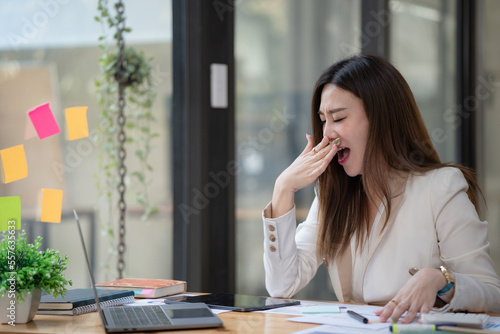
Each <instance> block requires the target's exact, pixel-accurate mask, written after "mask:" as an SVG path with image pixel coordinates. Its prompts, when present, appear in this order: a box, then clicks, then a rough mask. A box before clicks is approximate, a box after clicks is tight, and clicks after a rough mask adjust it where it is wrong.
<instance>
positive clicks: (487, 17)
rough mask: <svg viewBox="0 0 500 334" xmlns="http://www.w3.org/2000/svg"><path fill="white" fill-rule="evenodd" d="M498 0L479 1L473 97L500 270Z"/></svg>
mask: <svg viewBox="0 0 500 334" xmlns="http://www.w3.org/2000/svg"><path fill="white" fill-rule="evenodd" d="M499 15H500V3H499V2H498V1H493V0H482V1H478V17H477V22H478V31H477V33H478V36H479V37H478V41H477V42H478V49H477V55H478V71H477V73H478V75H477V82H476V96H475V97H476V98H477V101H478V102H479V105H480V109H479V113H478V115H477V119H478V122H477V125H478V127H477V129H476V131H477V134H478V136H477V153H478V156H477V161H478V165H479V168H478V175H479V178H480V181H481V184H480V185H481V187H482V190H483V192H484V196H485V197H486V206H485V207H484V208H483V210H482V212H483V217H484V218H485V219H486V220H487V221H488V228H489V241H490V246H491V257H492V258H493V261H494V262H495V267H496V269H497V273H499V271H500V155H499V154H498V143H500V134H499V132H498V124H500V113H499V110H500V64H499V63H498V58H499V57H500V43H498V35H497V33H498V29H499V28H500V22H499V21H498V17H499Z"/></svg>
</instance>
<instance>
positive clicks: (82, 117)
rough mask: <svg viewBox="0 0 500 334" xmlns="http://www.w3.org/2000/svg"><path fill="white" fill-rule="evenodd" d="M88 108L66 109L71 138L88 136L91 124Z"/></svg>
mask: <svg viewBox="0 0 500 334" xmlns="http://www.w3.org/2000/svg"><path fill="white" fill-rule="evenodd" d="M87 109H88V107H73V108H66V109H65V111H66V125H67V126H68V139H69V140H75V139H80V138H85V137H88V135H89V125H88V123H87Z"/></svg>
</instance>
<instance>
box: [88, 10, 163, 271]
mask: <svg viewBox="0 0 500 334" xmlns="http://www.w3.org/2000/svg"><path fill="white" fill-rule="evenodd" d="M114 8H115V10H116V12H117V14H116V15H115V16H111V15H110V12H109V9H108V0H99V1H98V12H99V15H98V16H96V17H95V20H96V21H97V22H100V23H101V24H102V26H103V31H104V35H103V36H101V37H99V41H100V45H99V47H100V48H101V49H102V51H103V54H102V56H101V57H100V58H99V67H100V70H101V77H100V78H99V79H97V80H95V87H96V91H97V95H98V103H99V106H100V107H101V111H100V114H99V126H98V131H97V133H99V135H100V136H102V138H99V140H100V141H102V144H101V145H98V148H99V154H98V170H99V173H97V174H96V175H95V178H96V187H97V189H98V196H99V198H100V200H103V201H105V203H106V206H107V219H106V223H105V224H104V228H105V231H106V235H107V237H108V240H109V242H110V245H112V246H111V247H110V252H109V256H108V261H106V265H105V266H106V267H108V268H109V260H110V258H111V257H112V256H113V255H114V254H116V250H115V244H116V234H115V224H114V222H115V217H116V211H117V203H119V200H120V201H121V200H122V199H121V198H120V197H121V196H122V195H123V194H122V193H120V192H121V190H120V191H117V188H119V187H120V188H123V192H124V189H125V187H124V186H121V184H120V182H121V181H120V177H123V175H120V172H121V173H122V174H124V173H125V172H124V171H127V170H128V171H127V173H128V175H129V176H130V177H126V178H125V180H124V182H125V183H126V184H127V186H126V188H127V189H131V190H132V191H131V192H130V194H131V196H130V197H131V198H132V199H134V200H135V201H136V202H137V203H138V204H140V205H141V206H142V207H143V208H144V213H143V215H142V217H141V219H142V220H144V221H145V220H147V218H148V217H149V216H150V215H151V214H152V213H155V212H156V211H157V208H156V206H155V204H154V203H152V202H151V201H150V198H149V194H148V193H149V192H148V189H149V186H150V185H151V183H152V181H151V179H150V174H151V172H152V171H153V167H152V166H151V165H150V164H149V163H148V158H149V156H150V154H151V143H152V140H153V139H154V138H156V137H158V134H157V133H153V132H152V130H151V125H152V124H153V122H154V121H155V118H154V116H153V113H152V105H153V100H154V98H155V96H156V94H155V89H154V86H153V85H152V80H151V72H152V67H151V60H152V58H148V57H146V56H145V55H144V53H143V52H142V51H138V50H136V49H135V48H133V47H124V41H123V34H124V33H128V32H130V31H131V29H130V28H128V27H125V25H124V7H123V4H122V3H121V1H117V2H116V3H115V4H114ZM109 30H114V34H113V41H114V43H113V45H114V46H113V47H110V46H109V45H108V42H107V40H106V35H107V32H108V31H109ZM121 57H122V58H121ZM120 61H121V62H120ZM120 89H122V90H123V91H122V92H120ZM120 104H123V106H120ZM121 109H123V110H121ZM120 112H122V113H123V116H124V118H123V119H124V120H126V121H125V124H123V127H121V125H120V124H119V119H120V117H121V116H120ZM122 128H123V129H122ZM122 130H123V131H124V132H126V135H124V136H123V138H124V140H125V143H124V146H125V148H126V152H131V151H132V152H133V153H134V154H133V156H134V157H135V159H136V160H137V161H138V166H139V168H138V169H137V170H130V169H129V168H128V166H125V157H126V158H127V160H128V159H130V158H131V155H130V153H129V154H128V155H125V149H124V151H123V152H121V150H122V146H121V143H120V140H119V136H120V131H122ZM122 166H123V168H122ZM123 200H124V199H123ZM118 206H120V205H118ZM121 214H122V213H121ZM122 242H123V240H121V241H120V244H121V243H122ZM120 276H121V273H120Z"/></svg>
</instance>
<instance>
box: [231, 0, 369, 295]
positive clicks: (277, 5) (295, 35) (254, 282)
mask: <svg viewBox="0 0 500 334" xmlns="http://www.w3.org/2000/svg"><path fill="white" fill-rule="evenodd" d="M360 10H361V9H360V1H342V0H338V1H332V0H323V1H319V0H317V1H298V0H292V1H291V0H286V1H285V0H273V1H269V0H258V1H257V0H255V1H241V2H238V5H237V7H236V37H235V48H236V50H235V53H236V91H237V93H236V135H237V138H236V156H237V159H238V161H239V162H240V163H241V165H242V173H240V174H239V175H238V178H237V204H236V206H237V208H236V218H237V223H236V224H237V225H236V252H237V254H236V265H237V271H236V277H237V282H236V290H237V292H239V293H247V294H257V295H262V294H267V292H266V290H265V286H264V267H263V264H262V255H263V246H262V245H263V241H262V233H263V232H262V220H261V211H262V209H263V208H264V207H265V206H266V205H267V204H268V202H269V201H270V200H271V196H272V191H273V186H274V181H275V180H276V178H277V177H278V175H279V174H280V173H281V172H282V171H283V170H284V169H285V168H286V167H287V166H288V165H289V164H290V163H291V162H292V161H293V159H295V157H297V156H298V155H299V154H300V152H302V150H303V149H304V147H305V145H306V143H307V142H306V138H305V135H306V133H309V134H310V133H311V124H310V123H311V121H310V103H311V97H312V90H313V86H314V83H315V82H316V79H317V78H318V76H319V74H320V73H321V72H322V70H323V69H324V68H326V67H327V66H329V65H331V64H332V63H333V62H335V61H336V60H338V59H340V58H342V57H345V56H348V55H351V54H355V53H359V51H360V49H359V47H360V45H359V42H358V41H359V40H360V29H359V27H360V14H361V11H360ZM313 197H314V193H313V189H312V187H309V188H307V189H303V190H301V191H299V192H298V193H297V194H296V206H297V214H298V217H297V221H298V222H301V221H303V220H304V219H305V217H306V215H307V212H308V210H309V206H310V205H311V203H312V200H313ZM300 297H302V298H314V299H334V298H335V295H334V293H333V289H332V287H331V283H330V281H329V279H328V277H327V274H326V271H325V270H324V268H323V267H321V269H320V272H319V273H318V275H317V276H316V278H315V282H313V283H311V284H309V286H308V287H307V288H306V289H305V290H303V291H302V292H301V293H300Z"/></svg>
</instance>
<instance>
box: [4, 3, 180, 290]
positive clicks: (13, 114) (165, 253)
mask: <svg viewBox="0 0 500 334" xmlns="http://www.w3.org/2000/svg"><path fill="white" fill-rule="evenodd" d="M112 3H114V1H110V5H112ZM125 6H126V7H125V15H126V25H127V26H129V27H131V28H132V32H131V33H130V34H126V35H125V42H126V44H127V45H134V46H135V47H137V49H139V50H143V51H144V53H145V54H146V55H147V56H149V57H153V60H152V63H151V65H152V79H153V85H154V87H155V89H156V93H157V95H156V99H155V101H154V103H153V114H154V116H155V117H156V119H157V121H156V122H155V123H154V125H153V131H154V132H156V133H158V134H159V138H156V139H154V141H153V142H152V147H151V150H152V152H151V158H150V160H149V163H150V165H151V166H152V168H153V171H152V172H151V174H150V175H151V176H150V178H151V180H154V182H151V183H150V185H149V187H150V192H149V195H150V199H151V200H152V201H153V202H156V204H157V207H158V209H159V213H158V214H156V215H153V216H151V217H150V219H149V220H148V221H141V214H142V209H141V207H140V206H139V205H138V204H136V200H135V198H132V189H133V188H134V180H133V177H132V176H131V174H130V173H131V172H132V171H133V170H135V169H136V166H135V164H136V162H134V160H135V161H137V159H136V158H135V157H134V155H135V149H134V147H130V148H128V152H127V153H128V155H127V158H126V159H127V161H128V165H129V174H128V176H127V179H126V184H127V187H128V191H127V197H126V201H127V204H128V211H127V222H126V224H127V225H126V226H127V233H126V245H127V250H126V264H127V266H126V270H125V274H126V275H128V276H132V277H134V276H135V277H156V278H162V277H165V278H169V277H171V275H172V251H171V248H172V240H171V235H172V233H171V230H172V218H171V217H172V214H171V212H172V204H171V203H172V200H171V199H172V194H171V191H170V189H171V187H170V182H171V181H170V175H171V174H170V163H169V161H170V159H169V156H170V140H171V139H170V129H169V126H168V118H169V112H170V104H169V102H170V96H171V94H172V76H171V73H172V71H171V66H172V65H171V64H172V59H171V58H172V56H171V54H172V50H171V48H172V8H171V7H172V5H171V1H161V0H146V1H140V2H138V1H126V2H125ZM97 14H98V13H97V1H82V0H75V1H62V0H47V1H35V0H32V1H15V0H9V1H1V2H0V18H1V19H0V31H2V38H1V39H0V149H4V148H8V147H11V146H14V145H20V144H24V146H25V151H26V155H27V162H28V171H29V172H28V177H27V178H26V179H23V180H20V181H16V182H12V183H9V184H0V196H20V197H21V203H22V219H23V221H22V223H23V228H24V229H26V230H27V231H28V232H30V233H31V234H33V235H35V234H36V235H42V236H43V237H44V242H45V244H44V247H52V248H56V249H58V250H60V252H61V253H62V254H68V255H69V257H70V262H69V267H68V271H67V276H68V277H69V278H72V279H73V281H74V287H85V286H88V274H87V269H86V267H85V265H84V261H83V253H82V250H81V247H80V246H79V244H78V243H75V240H77V236H76V229H75V223H74V218H73V216H72V209H73V208H75V209H76V210H77V211H78V212H79V214H80V217H81V221H82V224H83V228H84V230H85V231H84V233H85V235H86V236H87V240H86V242H87V243H88V245H87V249H91V250H92V257H93V258H94V259H95V261H94V268H95V269H96V276H97V280H98V281H103V280H106V279H115V278H116V275H117V274H116V254H115V253H116V251H115V250H113V251H111V250H110V249H116V245H117V242H118V240H117V238H116V237H115V238H113V240H114V241H113V242H112V244H109V242H108V240H107V237H106V235H105V232H104V230H103V229H102V223H103V222H102V219H100V217H101V215H100V213H101V212H102V211H100V210H96V209H98V208H102V207H103V205H102V198H97V190H96V187H95V182H96V180H95V176H94V175H96V174H97V175H99V174H100V173H103V170H102V169H100V168H98V159H97V156H98V154H99V153H98V149H97V148H98V145H100V144H101V142H99V138H98V137H99V136H100V135H101V133H99V130H97V125H98V115H99V113H100V110H101V109H100V107H99V106H98V105H97V97H96V89H95V87H94V81H95V80H96V79H97V78H98V77H99V75H100V74H99V67H98V62H97V60H98V58H99V56H100V55H101V54H102V51H101V50H100V49H99V48H98V38H99V36H101V35H102V33H103V32H102V27H101V25H100V24H99V23H98V22H96V21H95V20H94V17H95V16H96V15H97ZM111 14H112V15H115V14H114V12H112V13H111ZM110 39H111V36H110ZM45 103H50V107H51V109H52V111H53V113H54V116H55V118H56V120H57V122H58V124H59V126H60V128H61V133H60V134H58V135H55V136H52V137H48V138H46V139H43V140H40V139H39V138H38V137H37V136H36V134H35V133H34V132H33V131H34V129H33V128H32V125H30V122H29V121H28V117H27V112H28V111H30V110H32V109H33V108H34V107H36V106H39V105H41V104H45ZM76 106H88V111H87V118H88V125H89V133H90V136H89V137H88V138H84V139H79V140H75V141H68V140H67V139H66V135H67V130H66V125H65V117H64V109H65V108H69V107H76ZM96 137H97V141H94V139H96ZM42 188H52V189H61V190H63V191H64V197H63V214H62V222H61V224H50V223H41V222H39V219H38V215H37V211H38V210H39V209H38V208H39V202H38V193H39V191H40V189H42ZM116 206H117V204H116V205H115V207H116ZM145 240H147V241H148V242H147V243H145ZM159 264H161V265H159ZM106 266H109V269H106V268H105V267H106Z"/></svg>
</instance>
